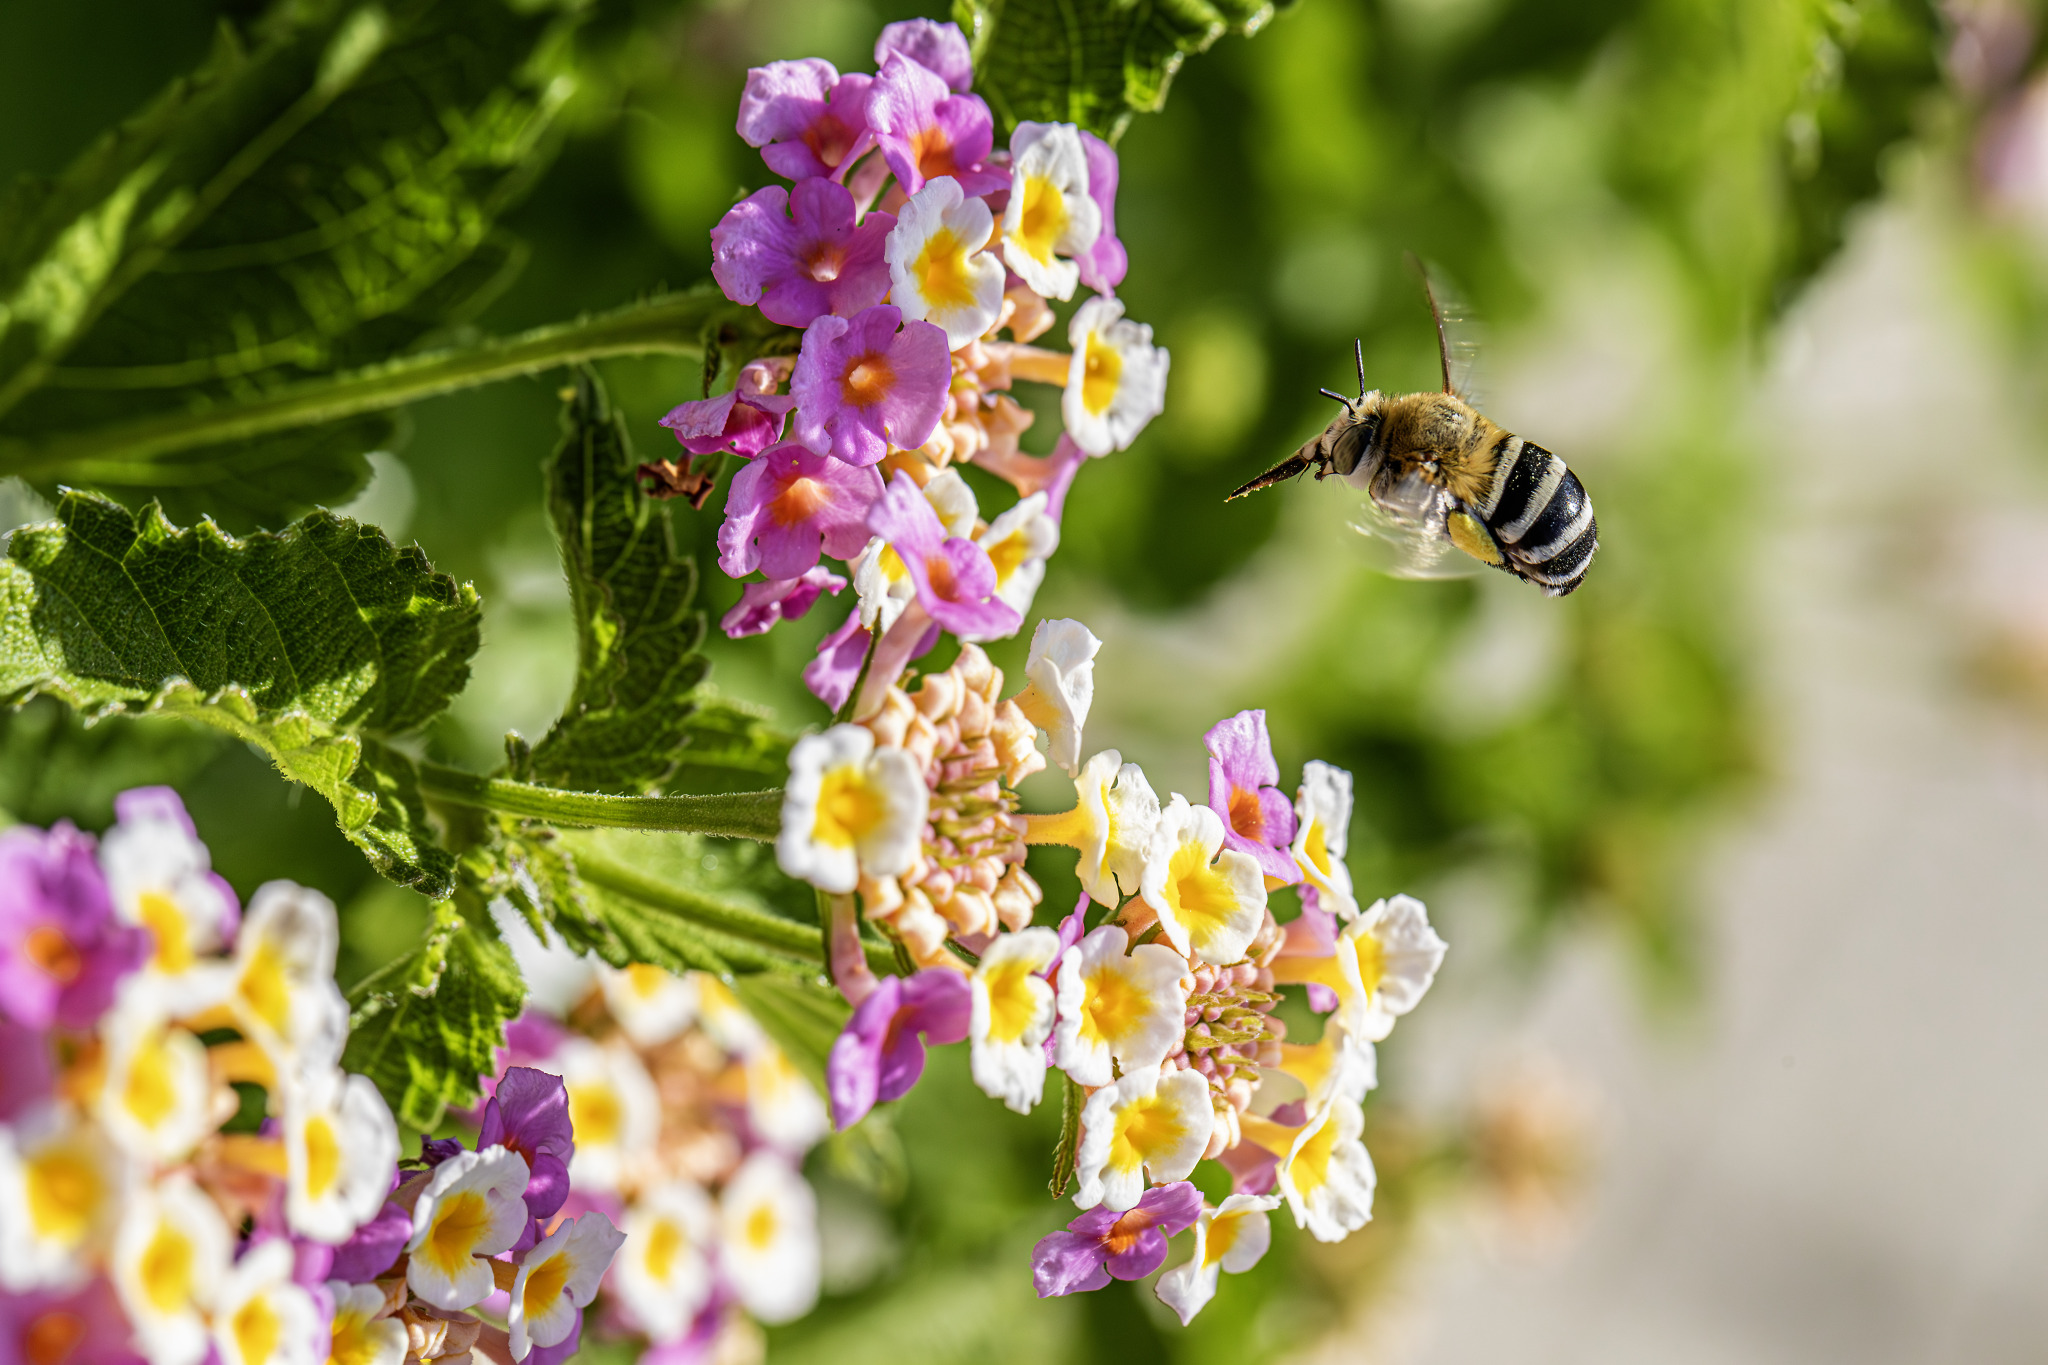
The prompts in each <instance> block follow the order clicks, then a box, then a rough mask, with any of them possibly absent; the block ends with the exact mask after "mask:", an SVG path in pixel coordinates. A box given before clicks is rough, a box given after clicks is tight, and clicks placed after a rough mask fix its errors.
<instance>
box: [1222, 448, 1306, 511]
mask: <svg viewBox="0 0 2048 1365" xmlns="http://www.w3.org/2000/svg"><path fill="white" fill-rule="evenodd" d="M1310 465H1314V466H1315V470H1316V477H1317V478H1319V479H1320V478H1321V477H1322V476H1323V470H1324V469H1325V468H1326V467H1327V462H1325V461H1322V460H1315V459H1311V458H1310V457H1309V456H1307V455H1303V454H1300V453H1299V452H1297V453H1296V454H1293V455H1290V456H1288V457H1287V458H1286V459H1284V460H1282V461H1281V462H1280V463H1279V464H1276V465H1274V466H1273V467H1272V468H1271V469H1269V470H1267V471H1266V472H1265V473H1263V474H1261V475H1259V477H1257V478H1256V479H1253V480H1252V481H1251V482H1250V483H1248V484H1246V485H1245V486H1244V487H1242V488H1240V489H1238V490H1237V491H1236V492H1235V493H1232V494H1231V495H1230V496H1229V497H1227V498H1225V499H1224V501H1225V502H1232V501H1234V500H1236V499H1238V498H1241V497H1243V496H1244V495H1245V494H1247V493H1256V492H1258V491H1259V490H1260V489H1261V488H1271V487H1272V486H1273V485H1274V484H1276V483H1284V482H1285V481H1286V480H1288V479H1291V478H1294V477H1295V476H1297V475H1300V474H1306V473H1307V472H1308V470H1309V466H1310Z"/></svg>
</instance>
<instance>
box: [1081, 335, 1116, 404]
mask: <svg viewBox="0 0 2048 1365" xmlns="http://www.w3.org/2000/svg"><path fill="white" fill-rule="evenodd" d="M1123 377H1124V357H1123V353H1122V352H1121V351H1119V350H1117V348H1116V347H1114V346H1111V345H1108V344H1106V343H1105V342H1104V341H1103V340H1102V334H1101V333H1100V332H1090V333H1089V334H1088V349H1087V350H1086V352H1084V356H1083V359H1082V361H1081V406H1082V407H1084V408H1086V409H1088V412H1089V415H1091V416H1094V417H1100V416H1102V414H1103V413H1105V412H1108V411H1109V405H1110V404H1111V403H1113V402H1115V401H1116V391H1117V388H1118V386H1119V385H1121V384H1122V383H1123Z"/></svg>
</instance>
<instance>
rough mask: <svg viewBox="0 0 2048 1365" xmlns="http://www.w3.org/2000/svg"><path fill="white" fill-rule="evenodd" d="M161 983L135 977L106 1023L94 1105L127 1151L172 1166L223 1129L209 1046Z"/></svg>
mask: <svg viewBox="0 0 2048 1365" xmlns="http://www.w3.org/2000/svg"><path fill="white" fill-rule="evenodd" d="M155 986H156V983H155V982H154V981H152V980H151V979H149V978H147V977H143V978H138V979H135V980H133V981H131V982H129V983H128V985H127V989H124V990H123V991H122V992H121V998H120V1003H119V1004H118V1005H117V1006H116V1007H115V1008H114V1010H113V1011H112V1012H111V1013H109V1014H108V1015H107V1017H106V1019H105V1020H104V1021H103V1023H102V1024H101V1027H100V1032H101V1036H102V1037H103V1038H104V1039H105V1042H106V1049H107V1050H106V1067H107V1072H106V1079H105V1080H104V1081H103V1082H102V1084H101V1086H100V1092H99V1096H98V1098H97V1101H96V1102H95V1104H94V1106H93V1107H94V1111H95V1112H96V1113H97V1114H98V1116H99V1120H100V1122H101V1123H102V1124H103V1125H105V1127H106V1130H107V1135H108V1136H109V1137H111V1138H113V1139H114V1141H116V1142H118V1143H120V1144H121V1146H122V1147H123V1148H125V1149H126V1150H127V1151H129V1152H131V1153H133V1154H134V1155H135V1156H137V1157H140V1158H142V1159H143V1160H145V1161H151V1162H155V1163H158V1164H160V1165H170V1164H171V1163H173V1162H176V1161H178V1160H180V1159H181V1158H183V1157H184V1156H185V1155H186V1154H187V1153H189V1152H190V1151H191V1150H192V1149H193V1148H194V1147H197V1146H198V1145H199V1144H200V1142H201V1141H202V1140H204V1139H205V1138H207V1137H209V1136H211V1135H212V1133H213V1130H214V1129H215V1127H216V1126H217V1124H216V1123H215V1121H214V1113H213V1100H214V1084H213V1077H212V1075H211V1073H210V1072H209V1071H208V1069H207V1062H206V1047H205V1045H204V1044H202V1043H201V1042H200V1041H199V1039H198V1038H197V1037H195V1036H194V1035H193V1034H192V1033H191V1032H190V1031H188V1030H186V1029H182V1028H179V1027H178V1026H177V1025H175V1024H173V1023H171V1022H170V1020H169V1019H168V1018H167V1017H166V1016H165V1013H164V1007H165V1004H166V1001H165V999H164V997H163V996H162V995H160V994H159V992H158V991H157V989H155ZM392 1157H393V1159H394V1160H396V1159H397V1153H395V1152H394V1153H393V1154H392Z"/></svg>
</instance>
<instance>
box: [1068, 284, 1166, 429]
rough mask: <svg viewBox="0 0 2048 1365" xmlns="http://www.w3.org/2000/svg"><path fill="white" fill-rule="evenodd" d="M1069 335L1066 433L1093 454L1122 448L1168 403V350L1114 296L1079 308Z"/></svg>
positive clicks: (1075, 313) (1090, 301) (1097, 299)
mask: <svg viewBox="0 0 2048 1365" xmlns="http://www.w3.org/2000/svg"><path fill="white" fill-rule="evenodd" d="M1067 340H1068V342H1069V343H1070V344H1071V345H1072V346H1073V348H1074V354H1073V359H1072V361H1071V362H1070V363H1069V368H1068V370H1067V391H1066V393H1065V395H1064V396H1063V397H1062V398H1061V400H1060V415H1061V416H1062V417H1063V418H1064V419H1065V420H1066V424H1067V434H1068V435H1069V436H1071V437H1073V438H1074V444H1075V445H1077V446H1079V447H1081V449H1083V450H1085V451H1087V452H1088V453H1089V454H1090V455H1107V454H1109V452H1111V451H1112V450H1122V449H1124V448H1125V447H1126V446H1128V445H1130V443H1131V442H1132V441H1135V440H1137V439H1138V433H1139V432H1141V431H1143V430H1144V429H1145V424H1146V423H1147V422H1149V421H1151V420H1152V419H1153V418H1154V417H1157V416H1158V415H1159V414H1160V413H1161V412H1162V411H1164V410H1165V408H1166V371H1167V366H1168V358H1167V354H1166V351H1165V350H1164V349H1163V348H1161V347H1158V346H1154V345H1153V344H1152V329H1151V328H1150V327H1147V326H1145V325H1144V324H1143V323H1137V322H1131V321H1128V320H1127V319H1125V317H1124V306H1123V304H1122V303H1121V302H1119V301H1118V300H1116V299H1112V298H1093V299H1090V300H1088V302H1086V303H1084V304H1082V305H1081V306H1080V307H1079V308H1078V309H1076V310H1075V311H1074V320H1073V321H1072V322H1071V323H1069V324H1068V326H1067Z"/></svg>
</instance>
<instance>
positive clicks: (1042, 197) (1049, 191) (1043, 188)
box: [1017, 175, 1070, 265]
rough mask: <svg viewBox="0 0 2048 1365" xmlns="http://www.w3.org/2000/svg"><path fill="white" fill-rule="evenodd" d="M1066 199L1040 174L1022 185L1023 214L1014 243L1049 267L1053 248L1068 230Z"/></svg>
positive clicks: (1057, 187)
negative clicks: (1061, 235)
mask: <svg viewBox="0 0 2048 1365" xmlns="http://www.w3.org/2000/svg"><path fill="white" fill-rule="evenodd" d="M1069 217H1070V215H1069V214H1068V212H1067V196H1066V195H1065V194H1064V193H1063V192H1062V191H1061V190H1060V187H1059V186H1058V185H1055V184H1053V183H1052V181H1050V180H1048V179H1047V178H1046V177H1044V176H1042V175H1034V176H1032V177H1031V178H1030V179H1029V180H1026V181H1025V182H1024V212H1023V214H1022V215H1021V216H1020V220H1019V222H1018V224H1017V243H1018V245H1020V246H1022V247H1023V248H1024V249H1025V250H1026V251H1028V252H1030V253H1031V255H1032V258H1033V259H1034V260H1036V261H1037V262H1038V263H1039V264H1040V265H1050V264H1052V246H1053V243H1054V242H1057V241H1058V240H1059V239H1060V234H1061V233H1062V232H1065V231H1066V230H1067V219H1068V218H1069Z"/></svg>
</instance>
